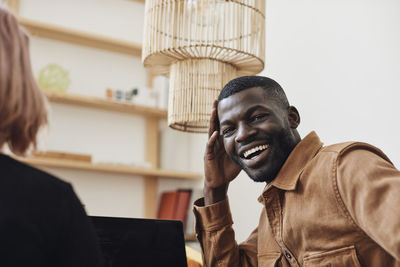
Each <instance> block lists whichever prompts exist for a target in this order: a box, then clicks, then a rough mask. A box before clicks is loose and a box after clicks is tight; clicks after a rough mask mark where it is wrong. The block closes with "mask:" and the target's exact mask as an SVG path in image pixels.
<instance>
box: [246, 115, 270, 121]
mask: <svg viewBox="0 0 400 267" xmlns="http://www.w3.org/2000/svg"><path fill="white" fill-rule="evenodd" d="M267 116H268V114H266V113H261V114H257V115H255V116H253V117H252V118H251V119H250V120H251V121H259V120H262V119H264V118H266V117H267Z"/></svg>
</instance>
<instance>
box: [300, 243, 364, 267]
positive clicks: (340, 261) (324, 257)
mask: <svg viewBox="0 0 400 267" xmlns="http://www.w3.org/2000/svg"><path fill="white" fill-rule="evenodd" d="M303 266H306V267H310V266H312V267H339V266H346V267H353V266H354V267H361V265H360V262H359V261H358V258H357V254H356V249H355V248H354V246H349V247H344V248H340V249H335V250H330V251H326V252H321V253H315V254H310V255H306V256H304V259H303Z"/></svg>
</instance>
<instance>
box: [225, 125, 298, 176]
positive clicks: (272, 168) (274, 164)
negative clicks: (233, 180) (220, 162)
mask: <svg viewBox="0 0 400 267" xmlns="http://www.w3.org/2000/svg"><path fill="white" fill-rule="evenodd" d="M260 139H261V138H257V140H260ZM262 140H268V149H269V150H270V151H268V155H267V159H266V160H265V161H266V162H267V163H265V164H268V165H265V164H264V165H262V166H260V167H258V168H256V170H254V169H252V168H248V167H247V166H246V164H244V162H243V161H242V160H241V159H240V158H239V156H236V157H235V158H232V160H233V161H234V162H235V163H236V164H237V165H239V166H240V168H241V169H242V170H244V171H245V172H246V173H247V175H248V176H249V177H250V179H252V180H253V181H254V182H266V183H270V182H272V181H273V180H274V179H275V177H276V176H277V175H278V173H279V171H280V169H281V168H282V166H283V164H284V163H285V161H286V159H287V158H288V156H289V154H290V152H291V151H292V150H293V148H294V147H295V146H296V143H295V142H294V141H293V140H292V138H291V132H290V130H287V129H283V130H282V131H281V132H280V133H279V134H277V135H274V136H268V137H265V138H262Z"/></svg>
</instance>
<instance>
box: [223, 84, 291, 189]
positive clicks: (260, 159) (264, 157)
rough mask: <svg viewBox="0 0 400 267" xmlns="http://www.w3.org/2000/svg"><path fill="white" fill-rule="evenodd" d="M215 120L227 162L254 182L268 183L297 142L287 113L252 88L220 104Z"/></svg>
mask: <svg viewBox="0 0 400 267" xmlns="http://www.w3.org/2000/svg"><path fill="white" fill-rule="evenodd" d="M296 114H297V116H298V113H297V111H296ZM218 117H219V121H220V135H221V136H222V138H223V143H224V147H225V150H226V152H227V153H228V155H229V156H230V158H231V159H232V160H233V161H234V162H235V163H236V164H238V165H239V166H240V167H241V168H242V169H243V170H244V171H245V172H246V173H247V175H248V176H249V177H250V178H251V179H253V180H254V181H256V182H271V181H272V180H273V179H274V178H275V176H276V175H277V174H278V172H279V170H280V169H281V167H282V165H283V163H284V162H285V161H286V159H287V157H288V156H289V154H290V152H291V151H292V149H293V148H294V147H295V146H296V144H297V142H298V140H297V139H296V136H295V134H294V130H295V129H294V128H296V127H297V122H295V123H291V122H290V121H289V117H290V116H288V110H287V109H286V108H284V107H282V105H280V104H279V103H278V102H277V100H275V99H273V98H269V97H268V96H266V95H265V93H264V91H263V89H262V88H260V87H254V88H250V89H246V90H243V91H241V92H239V93H236V94H234V95H231V96H229V97H227V98H225V99H223V100H221V101H220V102H219V103H218ZM290 118H292V117H290ZM297 118H298V117H297ZM291 124H292V127H293V129H292V128H291V127H290V125H291ZM294 125H295V126H294Z"/></svg>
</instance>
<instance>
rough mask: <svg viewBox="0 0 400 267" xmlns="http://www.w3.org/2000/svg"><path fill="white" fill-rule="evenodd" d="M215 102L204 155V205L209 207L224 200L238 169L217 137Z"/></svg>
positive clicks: (217, 122)
mask: <svg viewBox="0 0 400 267" xmlns="http://www.w3.org/2000/svg"><path fill="white" fill-rule="evenodd" d="M217 103H218V102H217V100H215V101H214V104H213V109H212V112H211V118H210V128H209V129H208V142H207V147H206V152H205V155H204V172H205V181H204V204H205V205H210V204H213V203H216V202H218V201H221V200H223V199H225V198H226V193H227V191H228V185H229V183H230V182H231V181H232V180H233V179H235V178H236V176H237V175H238V174H239V172H240V167H239V166H238V165H236V163H234V162H233V161H232V160H231V159H230V158H229V156H228V154H227V153H226V151H225V148H224V144H223V142H222V138H221V137H220V135H219V120H218V115H217Z"/></svg>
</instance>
